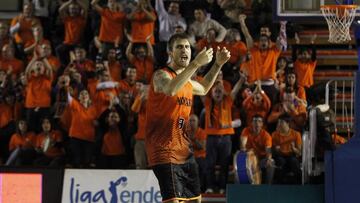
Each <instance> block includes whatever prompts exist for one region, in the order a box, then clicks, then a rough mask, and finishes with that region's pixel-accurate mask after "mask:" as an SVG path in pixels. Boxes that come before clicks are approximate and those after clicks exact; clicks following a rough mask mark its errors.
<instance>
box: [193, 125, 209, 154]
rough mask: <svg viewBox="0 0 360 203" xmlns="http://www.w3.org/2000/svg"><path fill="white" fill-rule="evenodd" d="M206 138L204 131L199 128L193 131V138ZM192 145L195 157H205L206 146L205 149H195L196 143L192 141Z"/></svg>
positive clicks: (199, 139) (202, 139) (200, 139)
mask: <svg viewBox="0 0 360 203" xmlns="http://www.w3.org/2000/svg"><path fill="white" fill-rule="evenodd" d="M206 138H207V135H206V133H205V131H204V130H203V129H201V128H198V129H197V130H196V133H195V140H198V141H206ZM192 145H193V147H194V156H195V158H199V157H201V158H205V157H206V148H205V149H197V148H196V144H195V143H194V142H193V143H192Z"/></svg>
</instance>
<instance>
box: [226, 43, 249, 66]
mask: <svg viewBox="0 0 360 203" xmlns="http://www.w3.org/2000/svg"><path fill="white" fill-rule="evenodd" d="M223 45H224V46H225V47H226V49H227V50H229V51H230V54H231V57H230V59H229V62H230V63H232V64H236V63H237V62H238V61H239V60H240V59H241V56H245V55H246V51H247V48H246V45H245V43H244V42H241V41H237V42H235V43H223Z"/></svg>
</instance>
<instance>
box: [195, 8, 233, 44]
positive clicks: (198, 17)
mask: <svg viewBox="0 0 360 203" xmlns="http://www.w3.org/2000/svg"><path fill="white" fill-rule="evenodd" d="M194 17H195V21H194V22H193V23H192V24H191V25H190V27H189V34H190V35H191V37H192V39H193V40H198V39H200V38H203V37H205V36H206V32H207V30H209V29H210V28H213V29H215V30H216V31H217V33H218V35H217V36H216V41H217V42H222V41H223V40H224V38H225V35H226V29H225V27H224V26H222V25H221V24H220V23H219V22H217V21H216V20H213V19H211V18H209V17H208V16H207V15H206V11H205V10H204V9H195V11H194Z"/></svg>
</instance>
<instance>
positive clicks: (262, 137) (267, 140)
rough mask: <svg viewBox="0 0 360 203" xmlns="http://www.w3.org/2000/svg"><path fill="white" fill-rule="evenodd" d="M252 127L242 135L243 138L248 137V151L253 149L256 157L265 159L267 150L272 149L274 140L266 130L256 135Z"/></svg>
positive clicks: (247, 128) (246, 129)
mask: <svg viewBox="0 0 360 203" xmlns="http://www.w3.org/2000/svg"><path fill="white" fill-rule="evenodd" d="M251 128H252V127H251V126H249V127H246V128H245V129H244V130H243V131H242V133H241V136H242V137H247V142H246V149H247V150H250V149H253V150H254V152H255V154H256V156H258V157H259V158H264V157H265V156H266V154H267V153H266V148H271V147H272V138H271V136H270V134H269V133H268V132H266V130H264V129H263V130H261V131H260V134H259V135H254V134H253V132H252V129H251Z"/></svg>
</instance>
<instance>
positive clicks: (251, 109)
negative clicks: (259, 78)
mask: <svg viewBox="0 0 360 203" xmlns="http://www.w3.org/2000/svg"><path fill="white" fill-rule="evenodd" d="M242 107H243V108H244V110H245V113H246V124H247V126H250V125H251V123H252V120H253V117H254V116H255V115H261V116H262V117H263V118H266V117H267V115H268V113H269V111H270V109H271V101H270V99H269V97H268V96H267V95H266V93H265V92H264V91H263V90H262V88H261V84H260V82H259V83H258V84H257V86H256V88H255V90H254V92H253V93H252V94H251V96H249V97H247V98H246V99H245V100H244V101H243V103H242Z"/></svg>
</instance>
